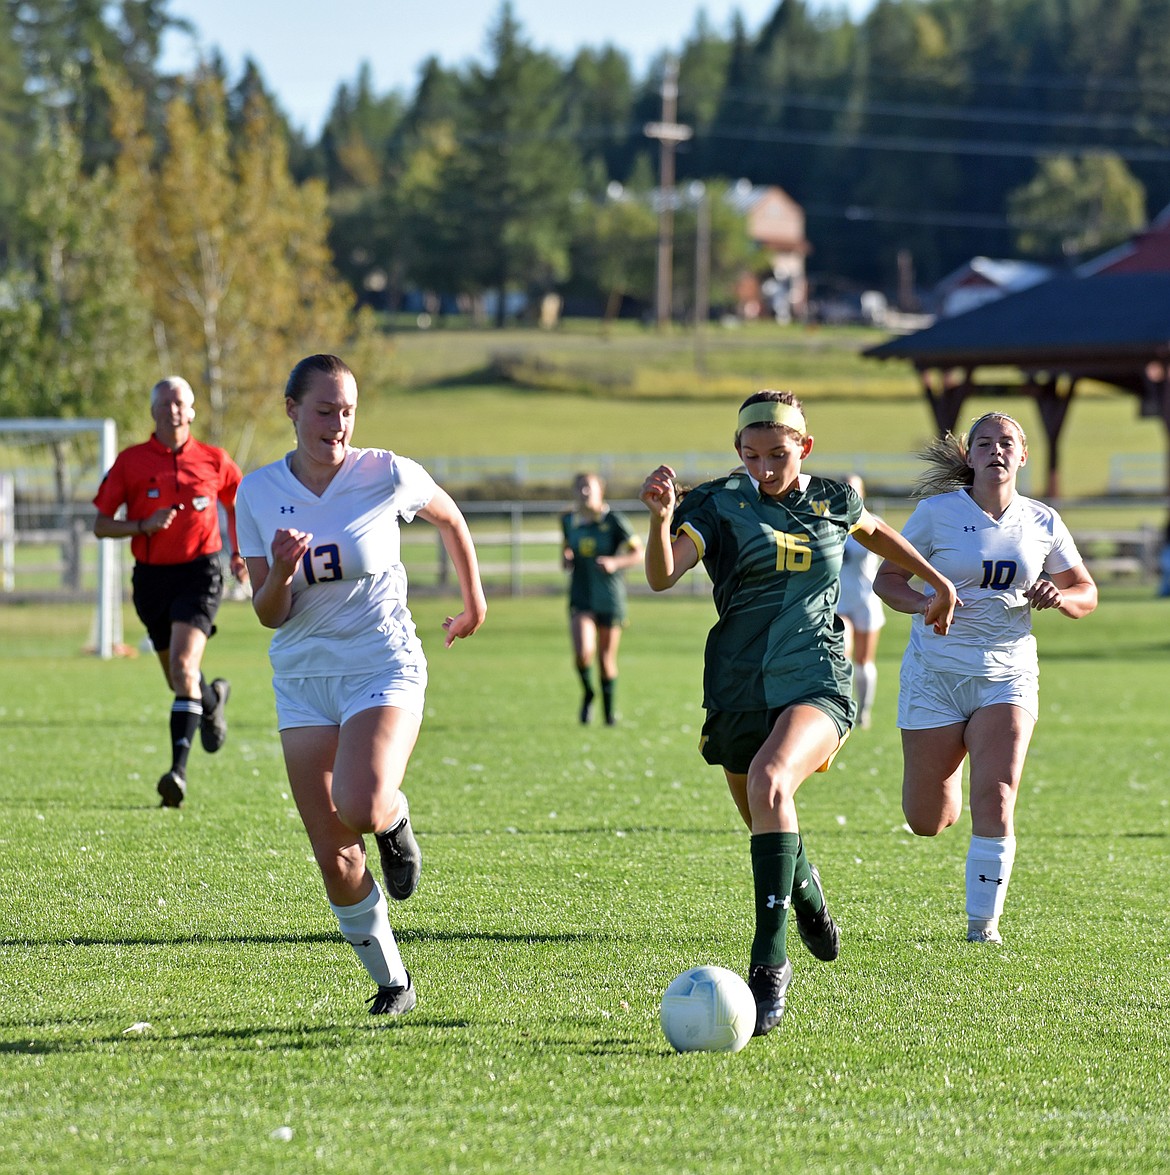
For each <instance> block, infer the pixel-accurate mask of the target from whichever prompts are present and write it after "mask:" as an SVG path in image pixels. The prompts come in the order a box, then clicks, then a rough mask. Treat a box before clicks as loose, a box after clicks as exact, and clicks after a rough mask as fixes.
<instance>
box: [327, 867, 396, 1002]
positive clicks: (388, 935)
mask: <svg viewBox="0 0 1170 1175" xmlns="http://www.w3.org/2000/svg"><path fill="white" fill-rule="evenodd" d="M329 908H330V909H331V910H332V911H333V913H334V915H335V916H336V918H337V924H338V925H339V926H340V927H341V933H342V936H343V937H344V938H345V940H346V942H348V943H349V945H350V946H352V947H353V949H354V951H355V952H356V953H357V957H358V958H359V959H360V960H361V963H362V966H363V967H364V968H365V969H366V971H367V973H368V974H369V976H370V978H371V979H372V980H373V981H374V982H375V983H376V984H378V986H379V987H389V986H391V985H402V986H405V984H406V968H405V967H404V966H403V963H402V956H401V955H400V954H399V953H398V943H397V942H395V940H394V931H393V930H391V928H390V918H389V916H388V914H387V910H386V899H385V897H384V896H383V894H382V890H381V889H380V888H379V886H378V883H377V882H376V881H375V882H374V888H373V889H372V890H371V891H370V892H369V894H367V895H366V897H364V898H363V899H362V900H361V901H360V902H358V903H357V905H354V906H335V905H334V904H333V903H332V902H330V903H329Z"/></svg>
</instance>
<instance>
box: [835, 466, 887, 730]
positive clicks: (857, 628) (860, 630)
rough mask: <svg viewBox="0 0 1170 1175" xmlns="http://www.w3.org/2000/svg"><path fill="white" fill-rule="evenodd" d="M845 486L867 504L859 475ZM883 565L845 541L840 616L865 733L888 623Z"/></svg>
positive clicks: (853, 542) (859, 719)
mask: <svg viewBox="0 0 1170 1175" xmlns="http://www.w3.org/2000/svg"><path fill="white" fill-rule="evenodd" d="M845 484H846V485H851V486H852V487H853V488H854V489H855V490H856V491H857V493H858V495H859V496H860V497H861V499H862V500H863V501H864V499H865V482H864V481H862V479H861V478H860V477H858V476H857V474H852V475H851V476H849V477H847V478H846V479H845ZM874 517H875V518H877V517H878V515H876V514H875V515H874ZM879 521H880V520H879ZM881 565H882V557H881V556H880V555H878V554H876V553H875V552H873V551H867V550H866V549H865V547H863V546H862V545H861V544H860V543H859V542H858V541H857V540H856V539H855V538H854V537H853V535H850V536H849V537H848V538H847V539H846V540H845V546H844V548H843V549H842V551H841V598H840V599H839V600H838V601H837V615H838V616H840V617H841V621H842V623H843V624H844V625H845V653H846V655H847V656H848V657H849V659H850V660H851V661H852V662H853V696H854V697H855V698H856V699H857V723H858V725H859V726H860V727H861V728H862V729H863V730H864V729H866V728H868V726H869V724H870V722H871V720H872V717H873V699H874V695H875V694H876V693H877V677H878V673H877V647H878V638H879V637H880V636H881V634H882V628H883V627H884V625H885V623H886V614H885V611H884V609H883V608H882V602H881V600H879V599H878V597H877V595H876V594H875V593H874V590H873V578H874V576H875V575H877V573H878V568H879V567H880V566H881Z"/></svg>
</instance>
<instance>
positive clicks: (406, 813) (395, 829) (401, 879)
mask: <svg viewBox="0 0 1170 1175" xmlns="http://www.w3.org/2000/svg"><path fill="white" fill-rule="evenodd" d="M398 794H399V796H401V798H402V818H401V819H400V820H399V821H398V822H397V823H396V824H393V825H391V826H390V827H389V828H387V829H386V831H385V832H376V833H375V834H374V840H375V841H376V842H377V845H378V856H379V857H380V858H381V860H382V880H383V881H384V882H385V883H386V892H387V893H388V894H389V895H390V896H391V897H392V898H393V899H394V900H395V901H396V902H403V901H405V900H406V899H407V898H408V897H410V895H411V894H412V893H414V891H415V889H416V888H417V886H418V876H419V874H420V873H421V872H422V851H421V850H420V849H419V847H418V841H417V840H415V838H414V829H412V828H411V827H410V808H409V807H408V806H407V803H406V796H404V795H402V793H401V792H399V793H398Z"/></svg>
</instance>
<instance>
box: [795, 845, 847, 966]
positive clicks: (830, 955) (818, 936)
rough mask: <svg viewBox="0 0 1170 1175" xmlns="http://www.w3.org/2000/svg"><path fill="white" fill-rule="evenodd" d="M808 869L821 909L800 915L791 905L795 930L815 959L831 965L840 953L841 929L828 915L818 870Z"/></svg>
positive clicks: (827, 905)
mask: <svg viewBox="0 0 1170 1175" xmlns="http://www.w3.org/2000/svg"><path fill="white" fill-rule="evenodd" d="M810 869H811V871H812V883H813V885H815V886H816V887H817V892H818V893H819V894H820V895H821V908H820V909H819V910H818V911H817V912H816V913H815V914H802V913H801V911H800V910H799V909H798V908H797V906H796V904H795V903H793V907H792V909H793V913H795V914H796V929H797V930H798V931H799V933H800V941H801V942H802V943H804V945H805V946H806V947H808V949H809V950H810V951H811V952H812V953H813V955H815V956H816V958H818V959H820V960H821V962H822V963H831V962H832V961H833V960H834V959H835V958H836V957H837V956H838V955H839V954H840V953H841V928H840V927H839V926H838V925H837V923H836V922H834V921H833V915H832V914H830V913H829V904H828V902H826V901H825V891H824V889H823V888H822V886H821V874H820V870H819V869H817V867H816V866H815V865H812V866H810Z"/></svg>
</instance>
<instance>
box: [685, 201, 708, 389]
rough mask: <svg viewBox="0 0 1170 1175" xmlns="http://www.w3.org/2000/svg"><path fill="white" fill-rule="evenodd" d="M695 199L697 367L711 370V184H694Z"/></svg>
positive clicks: (702, 371) (701, 370) (704, 371)
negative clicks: (708, 332) (708, 365)
mask: <svg viewBox="0 0 1170 1175" xmlns="http://www.w3.org/2000/svg"><path fill="white" fill-rule="evenodd" d="M690 195H691V198H692V199H693V200H694V201H695V205H696V207H695V370H696V371H697V372H698V373H699V374H700V375H705V374H706V372H707V340H706V333H705V332H706V330H707V313H708V311H709V309H710V306H711V205H710V203H709V196H708V193H707V187H706V185H705V184H703V183H701V182H700V181H699V180H695V181H694V182H693V183H692V184H691V189H690Z"/></svg>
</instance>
